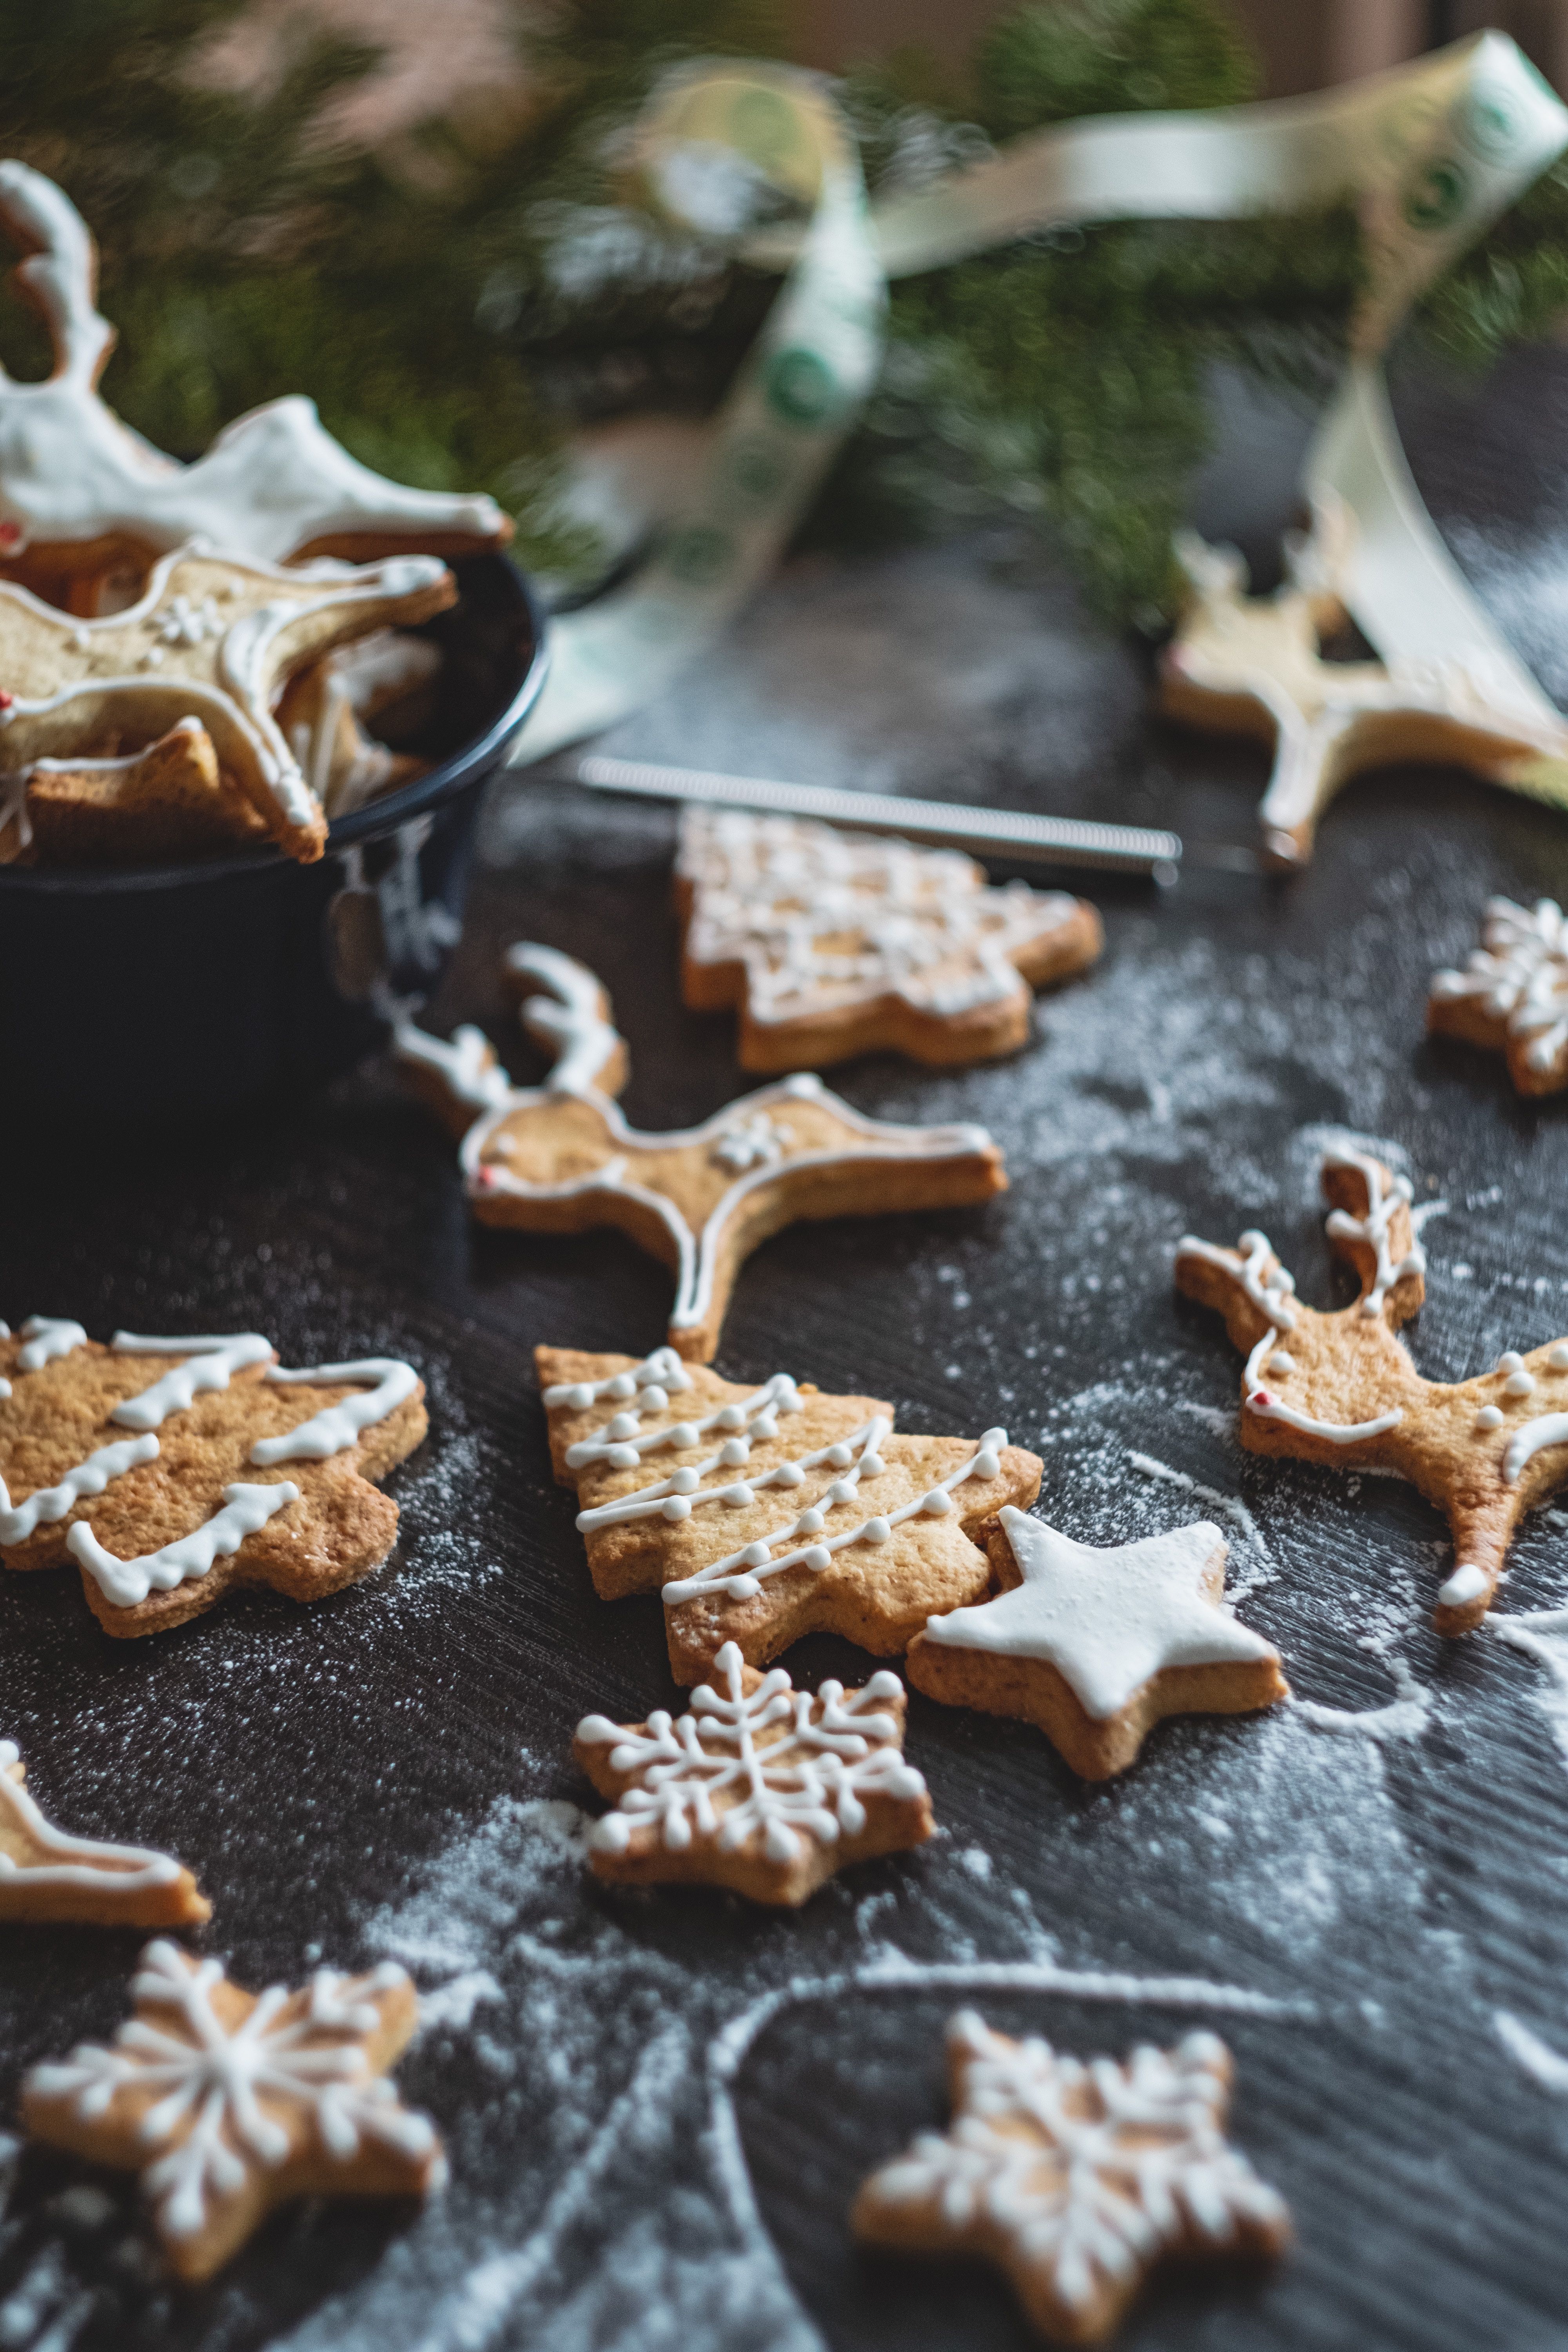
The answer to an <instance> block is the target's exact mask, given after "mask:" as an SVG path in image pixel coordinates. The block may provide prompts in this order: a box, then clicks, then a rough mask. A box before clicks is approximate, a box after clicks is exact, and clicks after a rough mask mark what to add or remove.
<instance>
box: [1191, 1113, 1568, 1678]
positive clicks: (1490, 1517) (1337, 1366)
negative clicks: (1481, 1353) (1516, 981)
mask: <svg viewBox="0 0 1568 2352" xmlns="http://www.w3.org/2000/svg"><path fill="white" fill-rule="evenodd" d="M1322 1181H1323V1192H1324V1196H1325V1198H1326V1199H1327V1200H1328V1202H1330V1204H1331V1214H1330V1217H1329V1221H1328V1234H1329V1240H1330V1242H1331V1244H1332V1245H1333V1247H1334V1249H1335V1250H1336V1251H1337V1252H1338V1254H1339V1255H1340V1256H1342V1257H1343V1258H1345V1259H1346V1260H1348V1262H1349V1263H1350V1265H1352V1267H1353V1268H1354V1270H1355V1273H1356V1274H1357V1276H1359V1278H1360V1282H1361V1297H1359V1299H1358V1300H1357V1301H1356V1303H1355V1305H1354V1306H1352V1307H1342V1309H1341V1310H1340V1312H1339V1313H1338V1314H1331V1315H1321V1314H1320V1313H1319V1312H1318V1310H1317V1308H1316V1307H1308V1306H1306V1305H1305V1304H1304V1303H1303V1302H1302V1301H1301V1300H1300V1299H1299V1298H1298V1297H1296V1296H1295V1289H1296V1286H1295V1282H1294V1280H1293V1279H1292V1277H1291V1276H1289V1274H1287V1273H1286V1271H1285V1269H1284V1268H1283V1266H1281V1265H1280V1263H1279V1259H1278V1257H1276V1255H1275V1254H1274V1250H1273V1247H1272V1244H1270V1242H1269V1240H1268V1235H1267V1234H1260V1233H1256V1232H1254V1233H1245V1234H1242V1236H1241V1240H1240V1242H1239V1244H1238V1245H1237V1248H1235V1249H1234V1250H1228V1249H1216V1248H1215V1246H1214V1245H1213V1244H1211V1243H1208V1242H1201V1241H1197V1240H1195V1239H1194V1237H1193V1236H1192V1235H1191V1234H1188V1235H1186V1237H1185V1238H1184V1240H1183V1241H1182V1242H1181V1243H1180V1244H1178V1246H1177V1252H1176V1285H1177V1287H1178V1289H1180V1290H1183V1291H1184V1292H1185V1294H1186V1296H1187V1297H1189V1298H1195V1299H1197V1300H1198V1301H1199V1303H1200V1304H1201V1305H1203V1306H1205V1307H1214V1308H1215V1309H1216V1310H1217V1311H1218V1312H1219V1313H1220V1314H1222V1315H1223V1316H1224V1317H1225V1321H1226V1330H1227V1331H1228V1332H1229V1334H1230V1336H1231V1339H1232V1340H1233V1341H1234V1342H1235V1344H1236V1346H1237V1347H1238V1348H1239V1349H1242V1350H1243V1351H1244V1352H1245V1354H1246V1356H1247V1370H1246V1371H1245V1373H1244V1374H1243V1375H1242V1409H1241V1442H1242V1444H1243V1445H1245V1446H1246V1447H1247V1451H1248V1452H1249V1453H1251V1454H1293V1455H1296V1456H1297V1457H1298V1458H1299V1459H1300V1460H1301V1461H1303V1462H1321V1463H1322V1464H1324V1465H1326V1466H1329V1467H1331V1468H1333V1469H1336V1470H1346V1471H1352V1472H1353V1471H1357V1470H1362V1469H1364V1468H1366V1467H1367V1466H1368V1465H1378V1466H1380V1467H1384V1468H1387V1469H1390V1470H1395V1471H1397V1472H1398V1473H1399V1475H1400V1476H1401V1477H1404V1478H1408V1479H1409V1480H1410V1482H1411V1484H1412V1485H1413V1486H1417V1487H1419V1489H1420V1491H1421V1493H1422V1494H1423V1495H1425V1496H1426V1499H1427V1501H1428V1502H1430V1503H1435V1504H1436V1507H1437V1508H1438V1509H1439V1510H1440V1511H1442V1512H1444V1513H1445V1514H1446V1515H1447V1521H1448V1526H1449V1528H1450V1529H1451V1531H1452V1534H1453V1538H1454V1554H1455V1560H1456V1566H1455V1568H1454V1570H1453V1572H1452V1574H1451V1575H1450V1576H1449V1577H1448V1578H1447V1580H1446V1581H1445V1582H1444V1584H1443V1585H1442V1587H1441V1589H1440V1590H1439V1591H1438V1594H1437V1609H1436V1615H1435V1617H1434V1620H1433V1622H1434V1623H1435V1624H1436V1628H1437V1631H1438V1633H1468V1632H1469V1631H1470V1629H1471V1627H1472V1626H1475V1625H1479V1623H1480V1621H1481V1619H1482V1618H1483V1617H1484V1616H1485V1615H1486V1612H1487V1610H1488V1608H1489V1605H1490V1602H1491V1598H1492V1594H1493V1592H1494V1591H1496V1589H1497V1580H1498V1578H1499V1577H1500V1575H1501V1573H1502V1567H1503V1561H1504V1559H1505V1557H1506V1555H1507V1552H1508V1547H1509V1544H1510V1541H1511V1539H1512V1537H1513V1531H1514V1528H1516V1527H1517V1526H1518V1524H1519V1521H1520V1520H1521V1518H1522V1517H1523V1516H1524V1514H1525V1512H1526V1511H1531V1510H1533V1509H1534V1508H1535V1507H1536V1506H1537V1505H1538V1504H1540V1503H1543V1502H1544V1501H1545V1500H1546V1498H1547V1496H1549V1495H1551V1494H1552V1493H1554V1492H1555V1490H1556V1489H1557V1488H1558V1487H1559V1486H1562V1484H1563V1481H1564V1480H1565V1479H1568V1339H1559V1340H1556V1341H1554V1342H1553V1343H1552V1345H1550V1346H1549V1347H1544V1348H1536V1349H1531V1353H1530V1354H1529V1355H1528V1356H1521V1355H1520V1354H1518V1353H1516V1352H1515V1351H1513V1350H1512V1349H1510V1351H1509V1352H1508V1353H1507V1354H1506V1355H1504V1356H1502V1357H1500V1359H1499V1360H1498V1364H1497V1367H1496V1369H1495V1370H1493V1371H1490V1372H1484V1373H1482V1374H1481V1375H1480V1377H1479V1379H1476V1380H1471V1381H1459V1382H1458V1383H1457V1384H1455V1385H1453V1386H1449V1385H1448V1384H1447V1382H1445V1381H1426V1380H1423V1379H1422V1377H1421V1375H1420V1373H1419V1372H1418V1371H1417V1370H1415V1365H1414V1364H1413V1363H1412V1362H1411V1360H1410V1359H1409V1357H1408V1356H1407V1355H1406V1354H1405V1349H1403V1348H1402V1347H1401V1346H1400V1344H1399V1342H1398V1340H1397V1339H1395V1338H1394V1333H1395V1332H1396V1331H1397V1330H1398V1328H1399V1327H1400V1325H1401V1324H1402V1323H1406V1322H1408V1321H1409V1319H1410V1318H1411V1316H1413V1315H1414V1314H1415V1312H1416V1310H1417V1308H1418V1307H1420V1305H1421V1302H1422V1299H1423V1297H1425V1295H1426V1294H1425V1283H1424V1279H1423V1276H1424V1270H1425V1267H1426V1258H1425V1255H1423V1253H1422V1250H1421V1247H1420V1244H1419V1243H1417V1242H1416V1241H1415V1239H1414V1238H1413V1235H1412V1233H1411V1225H1410V1197H1411V1196H1410V1186H1409V1183H1408V1182H1407V1181H1406V1180H1405V1178H1404V1177H1403V1176H1401V1177H1394V1176H1391V1175H1390V1174H1389V1171H1388V1170H1387V1169H1386V1168H1384V1166H1383V1164H1382V1162H1381V1161H1380V1160H1373V1158H1372V1157H1371V1155H1370V1154H1368V1153H1365V1152H1360V1151H1331V1152H1329V1153H1327V1154H1325V1156H1324V1160H1323V1179H1322ZM1542 1406H1545V1407H1546V1408H1547V1410H1546V1411H1544V1412H1542ZM1553 1408H1561V1409H1559V1410H1554V1409H1553Z"/></svg>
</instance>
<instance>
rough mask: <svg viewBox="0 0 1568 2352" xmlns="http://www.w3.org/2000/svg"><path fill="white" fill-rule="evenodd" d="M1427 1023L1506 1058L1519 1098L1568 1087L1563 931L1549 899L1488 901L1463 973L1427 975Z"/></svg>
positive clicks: (1567, 950)
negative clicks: (1520, 903) (1522, 904)
mask: <svg viewBox="0 0 1568 2352" xmlns="http://www.w3.org/2000/svg"><path fill="white" fill-rule="evenodd" d="M1426 1026H1427V1028H1428V1029H1429V1030H1430V1031H1431V1032H1432V1033H1433V1034H1434V1035H1436V1036H1441V1037H1462V1038H1464V1039H1465V1041H1466V1042H1467V1044H1468V1045H1485V1046H1487V1047H1489V1049H1490V1051H1491V1052H1493V1053H1495V1054H1503V1055H1507V1057H1508V1074H1509V1076H1510V1078H1511V1079H1512V1080H1513V1083H1514V1085H1515V1086H1516V1087H1518V1089H1519V1091H1520V1093H1521V1095H1554V1094H1556V1093H1558V1092H1559V1090H1560V1089H1561V1088H1562V1087H1565V1086H1568V927H1565V926H1564V923H1563V909H1562V908H1561V907H1560V906H1559V905H1558V904H1557V901H1556V899H1555V898H1538V899H1537V900H1536V902H1535V905H1534V906H1533V907H1532V908H1529V907H1516V906H1515V905H1514V903H1513V900H1512V899H1511V898H1489V899H1488V900H1487V906H1486V916H1485V919H1484V921H1483V922H1482V925H1481V944H1480V946H1479V948H1477V949H1476V950H1474V951H1473V953H1472V954H1471V955H1470V957H1469V960H1468V962H1467V963H1466V966H1465V969H1464V971H1438V972H1434V973H1433V975H1432V990H1431V994H1430V995H1429V996H1428V997H1427V1000H1426Z"/></svg>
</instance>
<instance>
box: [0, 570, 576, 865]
mask: <svg viewBox="0 0 1568 2352" xmlns="http://www.w3.org/2000/svg"><path fill="white" fill-rule="evenodd" d="M487 559H489V560H491V561H493V562H498V563H501V564H504V565H505V567H506V569H507V571H508V572H510V574H511V577H512V579H513V580H514V581H515V583H516V584H517V587H518V589H519V590H520V592H521V603H522V606H523V610H524V611H525V612H526V613H527V614H528V619H529V625H530V627H531V630H532V633H533V656H532V659H531V661H530V663H529V665H528V667H527V669H526V670H525V671H524V672H523V674H522V677H521V678H520V679H519V681H518V685H517V690H516V692H515V693H514V694H513V695H512V697H511V699H510V702H508V704H507V706H506V708H505V709H503V710H501V711H500V712H499V713H498V714H497V716H496V717H495V718H494V719H491V721H490V723H489V726H488V727H487V728H486V729H485V730H484V732H483V733H482V734H480V735H476V736H473V737H472V738H471V739H470V740H468V742H467V743H463V744H460V745H459V746H458V749H457V750H456V751H452V752H449V753H448V754H447V757H446V758H445V759H444V760H439V761H437V763H436V765H435V766H434V767H433V768H432V769H431V770H430V772H429V773H428V774H427V775H424V776H416V777H414V778H413V779H412V781H411V782H408V783H406V784H404V785H403V786H402V787H401V788H400V790H398V791H397V792H395V793H385V794H384V796H383V797H382V798H381V799H380V800H373V801H367V802H366V803H365V805H364V806H363V808H358V809H354V810H353V811H351V813H350V814H348V815H347V816H345V817H342V818H341V819H340V820H339V821H338V822H337V823H336V824H331V825H329V827H328V830H327V844H326V848H325V849H324V851H323V852H322V862H324V861H325V859H326V858H328V857H331V856H332V855H333V854H334V852H342V851H343V850H346V849H352V848H353V846H354V845H355V844H356V843H358V842H361V841H366V840H372V839H380V838H381V837H382V836H383V835H385V834H388V833H394V832H395V831H396V830H397V829H398V827H399V826H400V825H402V824H406V823H407V822H408V820H409V819H410V818H413V817H419V816H423V815H424V814H426V810H428V809H432V808H434V807H436V806H437V804H438V803H441V802H442V801H445V800H447V799H449V798H450V797H451V795H452V794H453V793H457V792H458V791H459V790H460V789H461V787H462V786H463V785H464V784H466V783H468V782H469V781H470V780H471V778H472V777H473V775H474V774H475V772H476V771H479V770H483V769H487V768H490V767H495V766H498V765H499V764H500V754H501V752H503V751H505V749H506V747H507V745H508V744H509V743H510V741H511V740H513V738H514V737H516V736H517V735H518V734H519V733H520V731H521V727H522V723H523V721H524V719H526V718H527V717H528V715H529V713H530V711H531V709H533V706H534V704H535V703H536V702H537V701H538V699H539V697H540V695H541V693H542V690H543V687H544V680H545V677H546V675H547V674H548V671H549V668H550V647H549V641H548V637H547V634H546V631H547V618H546V614H545V611H544V606H543V604H542V602H541V600H540V596H539V592H538V590H537V589H536V588H535V586H534V584H533V582H532V581H531V579H530V577H529V575H528V573H527V572H524V571H523V570H522V568H521V565H520V564H518V563H516V562H513V560H512V558H511V556H510V555H509V554H508V553H507V551H506V550H505V549H504V548H500V547H487V548H476V549H475V550H474V552H473V554H472V555H471V556H468V557H464V558H462V559H461V560H462V561H463V562H484V561H486V560H487ZM311 863H312V865H314V864H315V863H316V861H315V860H312V861H311ZM283 866H299V861H298V860H297V859H295V858H291V857H289V856H286V855H285V854H284V852H283V851H282V850H281V849H279V846H278V845H277V843H276V842H267V843H265V844H262V845H258V846H257V847H256V848H254V849H247V850H240V851H237V852H236V853H235V855H234V856H230V857H204V858H190V859H187V860H186V861H185V862H184V864H182V865H178V866H17V865H8V866H0V892H3V891H7V890H26V891H37V892H43V893H47V892H49V891H57V892H72V891H83V892H87V893H89V894H92V895H98V894H101V893H102V892H104V891H106V890H116V891H136V890H168V889H174V888H180V887H199V886H200V885H201V884H202V883H204V882H216V881H220V880H221V881H227V880H229V879H230V878H231V877H234V876H236V875H245V874H254V875H258V876H259V875H262V874H272V873H276V872H277V871H278V870H279V867H283ZM299 870H300V873H302V874H309V873H310V870H311V867H310V866H299Z"/></svg>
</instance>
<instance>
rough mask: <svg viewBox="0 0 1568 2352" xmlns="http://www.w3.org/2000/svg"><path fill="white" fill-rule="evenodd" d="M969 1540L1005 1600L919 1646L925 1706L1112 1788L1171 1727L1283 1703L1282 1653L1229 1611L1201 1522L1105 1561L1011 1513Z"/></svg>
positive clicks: (1221, 1556) (915, 1669) (948, 1622)
mask: <svg viewBox="0 0 1568 2352" xmlns="http://www.w3.org/2000/svg"><path fill="white" fill-rule="evenodd" d="M977 1532H978V1533H979V1534H980V1536H981V1537H982V1538H983V1539H984V1543H985V1548H986V1550H987V1552H988V1554H989V1556H990V1560H991V1566H992V1570H993V1572H994V1577H995V1580H996V1582H997V1584H998V1585H999V1586H1000V1588H1001V1590H1000V1592H999V1594H998V1596H997V1598H996V1599H994V1600H993V1601H981V1602H980V1603H979V1604H978V1605H977V1606H974V1607H972V1608H967V1609H955V1610H953V1611H952V1613H951V1615H949V1616H946V1617H933V1618H932V1619H931V1622H930V1624H929V1625H928V1626H927V1627H926V1629H925V1632H924V1633H917V1634H916V1636H915V1638H914V1640H913V1641H912V1642H911V1643H910V1654H909V1664H908V1669H907V1671H908V1674H909V1677H910V1682H911V1683H913V1685H914V1686H915V1688H916V1689H917V1690H921V1691H924V1692H925V1694H926V1696H928V1698H936V1699H942V1700H943V1701H945V1702H946V1704H947V1705H948V1706H973V1707H979V1708H980V1709H981V1710H982V1711H983V1712H984V1714H986V1715H1009V1716H1017V1717H1021V1718H1022V1719H1023V1721H1025V1722H1026V1723H1037V1724H1038V1725H1039V1727H1040V1729H1041V1730H1042V1731H1043V1732H1044V1733H1045V1735H1046V1737H1047V1739H1048V1740H1050V1741H1051V1743H1052V1745H1053V1746H1054V1747H1056V1748H1059V1749H1060V1751H1061V1753H1062V1755H1063V1756H1065V1757H1066V1759H1067V1760H1068V1763H1069V1764H1070V1765H1071V1766H1072V1769H1073V1770H1074V1771H1075V1772H1081V1773H1082V1775H1083V1777H1084V1779H1085V1780H1110V1778H1111V1777H1112V1775H1113V1774H1115V1773H1117V1772H1124V1771H1125V1770H1126V1769H1127V1767H1128V1766H1129V1765H1130V1764H1131V1763H1134V1762H1135V1761H1136V1760H1137V1757H1138V1752H1139V1750H1140V1748H1142V1745H1143V1742H1144V1740H1145V1739H1146V1738H1148V1736H1149V1734H1150V1732H1151V1731H1152V1729H1153V1727H1154V1726H1155V1725H1156V1724H1157V1723H1160V1722H1163V1719H1164V1717H1166V1716H1168V1715H1247V1714H1250V1713H1251V1712H1252V1711H1253V1710H1254V1709H1255V1708H1258V1707H1263V1706H1274V1705H1275V1704H1276V1702H1277V1701H1278V1700H1279V1699H1282V1698H1288V1697H1289V1687H1288V1685H1287V1684H1286V1682H1285V1678H1284V1676H1283V1675H1281V1673H1280V1671H1279V1652H1278V1651H1277V1650H1276V1649H1275V1648H1274V1647H1273V1645H1272V1644H1271V1643H1268V1642H1266V1641H1265V1640H1264V1639H1263V1636H1262V1635H1261V1634H1260V1633H1253V1632H1252V1631H1251V1629H1250V1627H1248V1626H1246V1625H1243V1624H1241V1623H1239V1622H1237V1619H1236V1618H1235V1617H1233V1616H1232V1615H1231V1613H1230V1612H1229V1611H1228V1610H1227V1609H1226V1606H1225V1557H1226V1546H1225V1538H1224V1537H1223V1536H1222V1535H1221V1534H1220V1531H1219V1529H1218V1528H1215V1527H1211V1526H1210V1524H1209V1523H1208V1521H1207V1520H1206V1519H1200V1520H1199V1521H1198V1522H1197V1523H1196V1524H1195V1525H1194V1526H1193V1527H1187V1528H1172V1529H1171V1530H1170V1532H1169V1534H1167V1535H1160V1536H1145V1537H1144V1538H1143V1539H1142V1542H1140V1543H1131V1544H1120V1545H1116V1546H1114V1547H1113V1548H1112V1549H1110V1550H1108V1551H1099V1550H1096V1549H1094V1547H1093V1546H1092V1545H1089V1544H1080V1543H1074V1542H1073V1541H1072V1539H1071V1538H1070V1537H1068V1536H1064V1535H1060V1534H1058V1531H1057V1529H1056V1528H1048V1527H1047V1525H1046V1523H1045V1521H1044V1520H1043V1519H1034V1518H1030V1517H1027V1516H1026V1514H1025V1513H1024V1512H1022V1511H1017V1510H1014V1509H1012V1508H1008V1509H1007V1510H1005V1511H1002V1512H999V1513H998V1515H997V1517H996V1518H995V1520H994V1521H993V1522H991V1523H989V1524H988V1525H987V1526H986V1527H985V1528H982V1529H980V1530H978V1531H977Z"/></svg>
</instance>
